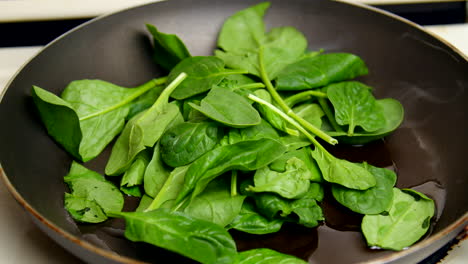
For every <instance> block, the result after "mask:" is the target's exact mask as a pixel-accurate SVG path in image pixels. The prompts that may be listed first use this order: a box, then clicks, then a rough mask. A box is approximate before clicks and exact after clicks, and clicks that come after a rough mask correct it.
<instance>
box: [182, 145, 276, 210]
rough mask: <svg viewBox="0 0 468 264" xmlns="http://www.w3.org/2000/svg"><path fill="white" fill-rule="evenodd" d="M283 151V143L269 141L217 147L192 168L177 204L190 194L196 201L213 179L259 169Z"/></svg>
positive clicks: (194, 163)
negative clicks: (196, 197)
mask: <svg viewBox="0 0 468 264" xmlns="http://www.w3.org/2000/svg"><path fill="white" fill-rule="evenodd" d="M284 151H285V148H284V146H283V145H282V144H281V143H279V142H278V141H276V140H273V139H268V138H264V139H259V140H255V141H242V142H238V143H236V144H232V145H227V146H220V147H218V148H215V149H213V150H211V151H209V152H207V153H205V154H204V155H203V156H201V157H200V158H198V159H197V160H196V161H194V162H193V163H192V164H191V165H190V167H189V168H188V170H187V174H186V175H185V182H184V185H183V187H182V190H181V192H180V194H179V196H178V197H177V200H176V202H177V203H181V202H182V201H183V200H184V199H186V198H187V197H188V196H189V195H191V197H192V198H194V197H195V196H197V195H198V194H200V193H201V192H202V191H203V190H204V189H205V187H206V186H207V185H208V183H209V182H210V181H211V180H213V179H214V178H216V177H217V176H219V175H221V174H223V173H224V172H226V171H229V170H244V171H245V170H247V171H252V170H256V169H259V168H261V167H263V166H265V165H267V164H269V163H271V162H272V161H273V160H275V159H276V158H277V157H278V156H280V155H281V154H283V153H284Z"/></svg>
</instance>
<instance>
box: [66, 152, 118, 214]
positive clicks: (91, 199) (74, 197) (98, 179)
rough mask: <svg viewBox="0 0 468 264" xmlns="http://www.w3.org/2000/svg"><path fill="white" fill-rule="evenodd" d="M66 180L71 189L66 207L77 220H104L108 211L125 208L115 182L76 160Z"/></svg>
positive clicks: (67, 195) (67, 196)
mask: <svg viewBox="0 0 468 264" xmlns="http://www.w3.org/2000/svg"><path fill="white" fill-rule="evenodd" d="M64 181H65V183H66V184H67V185H68V187H69V188H70V190H71V194H68V193H65V208H66V209H67V210H68V211H69V212H70V214H71V216H72V217H73V218H74V219H75V220H77V221H80V222H90V223H98V222H102V221H104V220H106V219H107V217H106V214H107V213H109V212H111V211H120V210H122V208H123V203H124V199H123V196H122V194H121V193H120V191H119V189H118V188H117V187H116V186H115V185H114V184H112V183H111V182H109V181H107V180H106V179H105V178H104V177H103V176H101V175H100V174H99V173H97V172H94V171H92V170H89V169H87V168H85V167H84V166H82V165H80V164H79V163H77V162H75V161H73V162H72V165H71V168H70V171H69V173H68V174H67V175H66V176H65V177H64Z"/></svg>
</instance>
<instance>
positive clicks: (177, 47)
mask: <svg viewBox="0 0 468 264" xmlns="http://www.w3.org/2000/svg"><path fill="white" fill-rule="evenodd" d="M146 29H147V30H148V31H149V32H150V33H151V35H152V36H153V46H154V47H153V59H154V61H155V62H156V63H157V64H159V65H160V66H161V67H163V68H164V69H166V70H168V71H170V70H171V69H172V68H174V66H176V65H177V64H178V63H179V62H180V61H181V60H183V59H185V58H187V57H190V52H189V51H188V50H187V47H185V45H184V43H183V42H182V40H180V39H179V37H177V36H176V35H174V34H166V33H163V32H160V31H158V29H157V28H156V27H155V26H153V25H150V24H146Z"/></svg>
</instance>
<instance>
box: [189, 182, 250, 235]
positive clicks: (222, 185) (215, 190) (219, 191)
mask: <svg viewBox="0 0 468 264" xmlns="http://www.w3.org/2000/svg"><path fill="white" fill-rule="evenodd" d="M244 199H245V196H243V195H236V196H231V192H230V182H229V181H227V180H226V179H224V178H218V179H215V180H213V181H212V182H210V184H208V186H207V187H206V189H205V191H203V193H201V194H200V195H198V196H197V197H195V198H194V199H193V200H192V201H191V202H190V204H189V205H188V206H187V207H186V208H185V209H184V212H185V213H186V214H188V215H190V216H192V217H195V218H198V219H203V220H206V221H210V222H212V223H215V224H218V225H220V226H223V227H224V226H227V225H228V224H229V223H231V222H232V220H233V219H234V218H235V217H236V216H237V215H238V214H239V212H240V210H241V207H242V203H243V202H244Z"/></svg>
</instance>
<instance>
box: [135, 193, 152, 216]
mask: <svg viewBox="0 0 468 264" xmlns="http://www.w3.org/2000/svg"><path fill="white" fill-rule="evenodd" d="M152 202H153V198H151V197H150V196H148V195H146V194H143V196H141V200H140V203H139V204H138V207H137V209H135V212H144V211H145V210H146V208H148V206H149V205H150V204H151V203H152Z"/></svg>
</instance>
